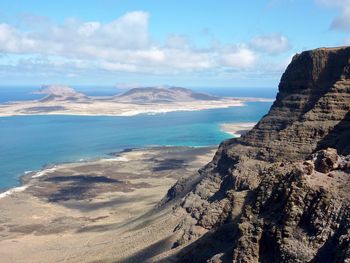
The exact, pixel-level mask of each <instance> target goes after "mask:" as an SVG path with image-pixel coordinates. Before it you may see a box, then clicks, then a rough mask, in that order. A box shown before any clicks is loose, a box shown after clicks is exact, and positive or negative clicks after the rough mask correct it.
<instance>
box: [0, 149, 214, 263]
mask: <svg viewBox="0 0 350 263" xmlns="http://www.w3.org/2000/svg"><path fill="white" fill-rule="evenodd" d="M215 152H216V147H211V148H209V147H207V148H205V147H203V148H191V147H162V148H160V147H158V149H155V148H152V149H142V150H133V151H129V152H127V153H124V154H121V156H115V158H114V159H115V160H113V161H111V158H107V159H104V160H98V161H94V162H88V163H75V164H65V165H61V166H57V170H55V171H51V172H50V173H46V174H45V175H43V176H41V177H36V178H32V179H31V181H30V182H29V184H28V185H26V186H22V187H21V188H14V189H12V190H11V191H10V192H7V193H5V194H3V195H2V196H3V198H1V199H0V210H1V213H0V254H1V258H2V261H3V262H25V263H31V262H33V263H34V262H39V261H42V259H43V258H44V259H49V261H50V262H105V261H106V262H110V260H109V258H110V256H111V255H114V256H113V261H118V262H119V261H120V260H123V259H125V258H128V257H130V256H132V254H133V253H134V252H136V251H142V250H143V249H145V248H147V247H149V246H151V245H152V244H153V243H154V242H155V241H157V240H161V239H164V238H168V237H170V236H172V235H173V234H174V232H173V230H174V228H175V227H176V225H177V222H178V219H179V217H181V216H182V215H181V214H174V213H173V210H172V209H171V206H166V205H165V206H164V207H163V208H162V210H158V205H159V203H160V202H161V200H163V198H164V197H165V196H166V194H167V193H168V191H169V189H170V188H171V187H172V186H173V185H174V184H175V183H176V182H177V181H178V180H180V179H185V180H186V179H190V180H197V179H198V178H199V177H200V176H201V175H200V174H199V173H198V170H199V169H200V168H201V167H203V166H204V165H205V164H207V163H208V162H210V161H211V160H212V159H213V156H214V154H215ZM120 157H124V159H120ZM23 215H25V216H23ZM163 215H164V217H163ZM155 226H158V227H157V231H154V227H155ZM159 226H161V227H159ZM58 237H59V246H57V242H58ZM174 237H175V236H174ZM139 240H142V242H138V241H139ZM126 247H131V248H132V249H130V250H126V249H125V248H126ZM53 248H54V249H53ZM13 251H16V253H13ZM33 251H35V253H33ZM77 259H78V260H77Z"/></svg>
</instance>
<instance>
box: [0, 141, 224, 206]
mask: <svg viewBox="0 0 350 263" xmlns="http://www.w3.org/2000/svg"><path fill="white" fill-rule="evenodd" d="M207 148H212V149H216V148H217V145H208V146H174V145H165V146H149V147H147V146H145V147H133V148H125V149H122V150H120V151H116V152H110V153H107V154H105V157H103V156H101V157H95V158H87V159H84V160H81V159H80V160H76V161H71V162H58V163H52V164H46V165H43V166H42V168H40V169H38V170H34V171H25V172H24V173H22V175H20V176H19V178H18V185H14V186H13V187H9V188H0V200H1V199H3V198H4V197H6V196H9V195H12V194H14V193H18V192H22V191H25V190H26V189H27V188H28V187H29V186H30V181H32V180H33V179H34V180H35V179H39V178H41V177H45V176H46V175H48V174H50V173H53V172H55V171H56V170H58V169H60V168H65V167H69V166H75V165H88V164H90V163H95V162H128V161H129V160H128V159H127V158H126V157H123V155H124V154H128V153H131V152H134V151H154V150H160V151H162V150H166V149H169V150H172V149H207Z"/></svg>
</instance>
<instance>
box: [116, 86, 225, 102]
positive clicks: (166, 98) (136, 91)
mask: <svg viewBox="0 0 350 263" xmlns="http://www.w3.org/2000/svg"><path fill="white" fill-rule="evenodd" d="M115 99H116V100H117V101H120V102H129V103H172V102H185V101H196V100H207V101H209V100H220V98H219V97H216V96H212V95H209V94H205V93H199V92H193V91H192V90H190V89H186V88H179V87H148V88H133V89H130V90H128V91H127V92H125V93H123V94H121V95H119V96H116V97H115Z"/></svg>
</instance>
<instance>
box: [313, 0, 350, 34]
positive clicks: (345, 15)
mask: <svg viewBox="0 0 350 263" xmlns="http://www.w3.org/2000/svg"><path fill="white" fill-rule="evenodd" d="M315 1H316V3H317V4H319V5H322V6H326V7H331V8H336V9H338V10H339V14H338V16H336V17H335V18H334V19H333V21H332V24H331V28H332V29H337V30H343V31H350V0H315Z"/></svg>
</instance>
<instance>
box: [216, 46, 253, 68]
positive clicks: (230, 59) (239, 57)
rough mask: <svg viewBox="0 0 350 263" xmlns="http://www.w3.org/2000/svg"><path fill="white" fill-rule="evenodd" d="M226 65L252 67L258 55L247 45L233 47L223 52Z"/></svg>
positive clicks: (222, 58) (222, 60)
mask: <svg viewBox="0 0 350 263" xmlns="http://www.w3.org/2000/svg"><path fill="white" fill-rule="evenodd" d="M220 59H221V62H222V63H223V65H224V66H228V67H233V68H242V69H246V68H251V67H253V66H254V65H255V63H256V61H257V55H256V54H255V53H254V52H253V51H252V50H250V49H248V48H247V47H245V46H238V47H233V48H232V47H231V48H228V49H226V50H225V51H224V52H222V53H221V57H220Z"/></svg>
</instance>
